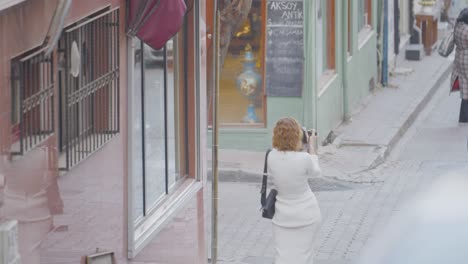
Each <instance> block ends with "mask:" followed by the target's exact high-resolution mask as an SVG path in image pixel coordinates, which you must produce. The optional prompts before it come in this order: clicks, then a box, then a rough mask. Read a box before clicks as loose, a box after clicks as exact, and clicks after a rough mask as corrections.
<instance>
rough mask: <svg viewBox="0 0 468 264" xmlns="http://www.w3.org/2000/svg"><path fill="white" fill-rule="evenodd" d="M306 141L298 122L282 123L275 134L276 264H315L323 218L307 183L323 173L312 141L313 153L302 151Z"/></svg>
mask: <svg viewBox="0 0 468 264" xmlns="http://www.w3.org/2000/svg"><path fill="white" fill-rule="evenodd" d="M302 137H303V131H302V129H301V126H300V125H299V123H298V122H297V121H296V120H295V119H294V118H283V119H280V120H279V121H278V122H277V123H276V126H275V128H274V130H273V150H272V151H271V152H270V154H269V156H268V174H269V179H270V180H271V182H272V183H273V185H274V188H276V190H277V191H278V195H277V197H276V199H277V200H276V206H275V215H274V217H273V219H272V222H273V235H274V241H275V249H276V256H275V264H312V263H313V256H314V250H313V243H314V238H315V235H316V233H317V229H318V227H319V224H320V222H321V219H322V217H321V213H320V208H319V206H318V203H317V199H316V198H315V195H314V194H313V193H312V190H311V189H310V187H309V184H308V181H307V179H308V178H310V177H314V176H318V175H320V173H321V171H320V167H319V163H318V157H317V154H316V150H315V148H314V145H313V144H312V142H311V140H308V142H309V144H310V146H309V153H307V152H303V151H302V147H303V146H302Z"/></svg>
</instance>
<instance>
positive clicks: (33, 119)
mask: <svg viewBox="0 0 468 264" xmlns="http://www.w3.org/2000/svg"><path fill="white" fill-rule="evenodd" d="M53 117H54V81H53V67H52V56H50V57H46V56H45V55H44V53H43V50H40V49H39V50H38V49H35V50H32V51H30V52H27V53H25V54H24V55H21V56H19V57H18V58H15V59H13V60H12V64H11V125H12V143H13V144H12V147H11V153H12V154H13V155H22V154H24V153H25V152H27V151H28V150H31V149H33V148H35V147H36V146H38V145H39V144H41V143H42V142H43V141H44V140H46V139H47V138H48V137H49V136H50V135H51V134H52V133H53V132H54V118H53Z"/></svg>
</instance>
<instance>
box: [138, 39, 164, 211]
mask: <svg viewBox="0 0 468 264" xmlns="http://www.w3.org/2000/svg"><path fill="white" fill-rule="evenodd" d="M143 58H144V79H145V80H144V95H143V100H144V104H145V107H144V111H145V113H144V120H145V122H144V129H145V142H144V144H145V188H146V208H147V209H151V207H152V206H154V204H155V203H156V202H157V201H158V200H159V199H160V198H161V197H162V196H164V195H165V193H166V147H165V132H164V50H163V49H161V50H153V49H151V48H150V47H149V46H147V45H146V44H145V45H144V47H143Z"/></svg>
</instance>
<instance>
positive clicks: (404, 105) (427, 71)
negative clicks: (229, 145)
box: [219, 52, 452, 182]
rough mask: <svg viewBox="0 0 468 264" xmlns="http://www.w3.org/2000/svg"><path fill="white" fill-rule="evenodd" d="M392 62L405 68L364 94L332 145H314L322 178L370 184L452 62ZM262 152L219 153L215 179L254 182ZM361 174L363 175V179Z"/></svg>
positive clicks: (434, 59) (435, 58)
mask: <svg viewBox="0 0 468 264" xmlns="http://www.w3.org/2000/svg"><path fill="white" fill-rule="evenodd" d="M402 56H403V54H401V55H400V57H399V58H398V64H397V68H405V69H411V73H409V74H406V75H395V76H391V77H390V85H391V87H387V88H383V89H379V90H377V91H375V92H374V94H372V95H370V96H369V97H368V98H367V99H366V100H365V102H363V103H362V104H361V107H358V108H359V110H360V111H358V112H356V113H353V114H352V116H351V119H350V121H349V122H347V123H343V124H342V125H340V126H339V127H338V128H337V129H335V130H334V131H333V132H334V133H335V134H336V135H337V137H336V139H335V140H334V141H333V143H332V144H330V145H328V146H324V147H320V149H319V156H320V162H321V167H322V170H323V176H325V177H326V179H329V180H340V181H348V182H372V181H373V177H372V171H371V170H372V169H374V168H376V167H377V166H378V165H380V164H382V163H383V162H384V161H385V159H386V158H387V156H388V155H389V153H390V152H391V150H392V148H393V147H394V146H395V145H396V144H397V143H398V140H399V139H400V138H401V137H402V136H403V135H404V134H405V132H406V131H407V130H408V128H409V126H410V125H411V124H412V123H413V121H414V120H415V118H416V117H417V116H418V114H419V113H420V112H421V111H422V109H424V107H425V106H426V105H427V103H428V102H429V100H430V99H431V97H432V96H433V95H434V94H435V92H436V90H437V89H438V88H439V87H440V88H441V89H445V88H446V89H447V93H448V91H449V88H448V87H444V86H441V84H442V83H443V81H444V80H446V79H447V77H449V75H450V73H451V68H452V60H451V59H447V58H443V57H440V56H439V55H438V54H437V53H436V52H434V53H433V55H431V56H428V57H424V58H423V59H422V60H421V61H406V60H404V58H403V57H402ZM263 160H264V153H263V152H251V151H239V150H228V149H221V150H220V152H219V168H220V175H219V177H220V181H226V182H258V181H259V179H260V178H259V177H260V175H261V173H262V171H261V170H262V166H263V165H262V164H263ZM366 172H369V174H368V175H366Z"/></svg>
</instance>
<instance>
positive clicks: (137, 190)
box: [129, 38, 143, 220]
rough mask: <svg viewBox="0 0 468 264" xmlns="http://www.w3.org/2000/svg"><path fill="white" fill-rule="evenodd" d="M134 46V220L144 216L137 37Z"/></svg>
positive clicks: (140, 85)
mask: <svg viewBox="0 0 468 264" xmlns="http://www.w3.org/2000/svg"><path fill="white" fill-rule="evenodd" d="M132 41H133V47H135V52H134V59H135V64H134V66H133V80H134V82H133V87H132V88H131V91H132V92H133V101H132V116H131V121H130V122H132V123H131V124H129V125H130V126H131V127H132V128H133V132H132V135H131V137H132V142H133V144H132V153H133V157H132V177H133V178H132V182H133V195H134V196H133V199H134V202H133V210H134V220H137V219H138V218H139V217H142V216H143V149H142V146H143V144H142V137H141V135H142V130H141V129H142V122H141V89H142V79H141V71H142V68H141V60H142V53H141V41H140V40H138V39H137V38H134V39H133V40H132Z"/></svg>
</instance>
